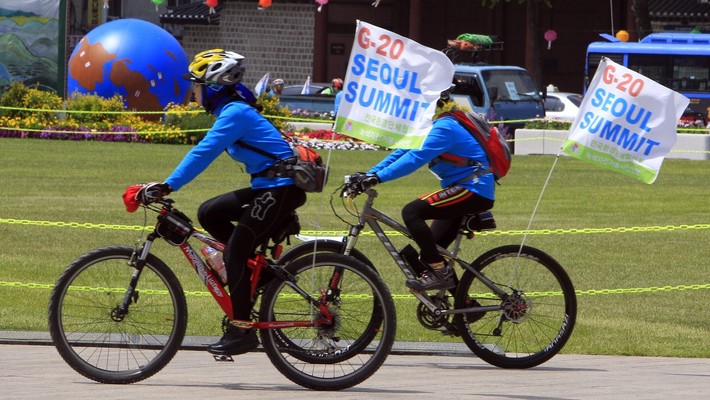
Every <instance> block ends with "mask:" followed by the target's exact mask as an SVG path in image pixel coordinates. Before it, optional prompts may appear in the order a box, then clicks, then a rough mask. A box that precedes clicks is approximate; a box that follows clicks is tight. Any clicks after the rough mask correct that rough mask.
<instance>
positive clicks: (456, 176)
mask: <svg viewBox="0 0 710 400" xmlns="http://www.w3.org/2000/svg"><path fill="white" fill-rule="evenodd" d="M443 153H447V154H451V155H454V156H458V157H463V158H467V159H473V160H475V161H477V162H478V163H480V165H481V166H480V167H479V166H475V165H474V166H456V165H452V164H449V163H446V162H438V163H436V164H434V165H433V166H432V167H431V168H430V169H431V171H432V172H433V173H434V174H435V175H436V176H437V177H439V179H440V184H441V187H442V188H446V187H449V186H452V185H454V184H456V183H457V182H458V183H459V184H460V185H461V186H463V187H465V188H466V189H468V190H470V191H472V192H474V193H476V194H478V195H479V196H482V197H485V198H487V199H490V200H495V178H494V177H493V174H492V173H487V174H485V175H483V176H480V177H477V178H472V179H469V180H466V181H465V182H460V181H461V180H462V179H465V178H467V177H469V176H471V174H472V173H473V172H474V171H475V170H476V168H489V163H488V159H487V158H486V154H485V152H484V151H483V149H482V148H481V145H480V144H478V141H476V139H475V138H474V137H473V136H471V134H470V133H469V132H468V131H467V130H466V129H465V128H464V127H463V126H461V125H460V124H459V123H458V122H457V121H456V119H455V118H454V117H451V116H447V117H443V118H439V119H437V120H435V121H434V124H433V126H432V128H431V130H430V131H429V134H428V135H427V137H426V139H424V143H423V144H422V147H421V148H420V149H413V150H403V149H397V150H395V151H393V152H392V153H390V155H389V156H387V157H385V158H384V159H383V160H382V161H380V162H379V163H378V164H377V165H375V166H374V167H372V168H371V169H370V170H369V171H368V173H372V174H374V173H376V174H377V176H378V177H379V178H380V181H382V182H387V181H391V180H395V179H397V178H401V177H403V176H405V175H409V174H411V173H412V172H414V171H416V170H417V169H419V168H420V167H422V166H424V165H427V164H428V163H429V162H430V161H431V160H433V159H434V158H436V157H437V156H439V155H441V154H443Z"/></svg>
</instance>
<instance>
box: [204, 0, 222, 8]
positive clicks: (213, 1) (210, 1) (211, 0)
mask: <svg viewBox="0 0 710 400" xmlns="http://www.w3.org/2000/svg"><path fill="white" fill-rule="evenodd" d="M205 4H207V6H208V7H209V8H215V7H217V5H218V4H219V1H218V0H205Z"/></svg>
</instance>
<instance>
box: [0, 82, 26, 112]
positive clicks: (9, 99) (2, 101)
mask: <svg viewBox="0 0 710 400" xmlns="http://www.w3.org/2000/svg"><path fill="white" fill-rule="evenodd" d="M28 91H29V88H28V87H27V86H25V85H24V84H23V83H22V82H14V83H13V84H12V85H10V87H8V88H7V90H5V92H3V94H2V96H0V106H2V107H17V108H25V95H26V94H27V92H28ZM0 116H3V117H8V118H15V117H18V118H24V117H26V116H27V112H26V111H22V110H4V109H3V110H0Z"/></svg>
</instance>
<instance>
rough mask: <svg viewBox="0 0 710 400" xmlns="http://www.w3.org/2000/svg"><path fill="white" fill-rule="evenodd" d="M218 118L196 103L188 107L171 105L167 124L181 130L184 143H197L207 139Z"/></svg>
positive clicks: (167, 115)
mask: <svg viewBox="0 0 710 400" xmlns="http://www.w3.org/2000/svg"><path fill="white" fill-rule="evenodd" d="M215 119H216V117H215V116H214V115H212V114H210V113H208V112H206V111H205V109H204V108H203V107H202V106H200V105H198V104H197V103H195V102H190V103H188V104H186V105H179V104H170V105H168V107H167V112H166V113H165V124H166V125H168V126H170V127H175V128H177V129H179V130H180V131H181V132H182V134H183V136H184V142H183V143H193V144H194V143H197V142H199V141H200V140H202V138H203V137H205V134H206V133H207V131H208V130H209V129H210V128H211V127H212V125H213V124H214V121H215Z"/></svg>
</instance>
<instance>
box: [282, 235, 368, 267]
mask: <svg viewBox="0 0 710 400" xmlns="http://www.w3.org/2000/svg"><path fill="white" fill-rule="evenodd" d="M343 246H344V244H343V242H341V241H337V240H332V239H316V244H315V246H314V244H313V241H307V242H303V243H299V244H297V245H295V246H293V247H291V248H290V249H288V250H287V251H286V252H284V253H283V254H282V255H281V257H280V258H279V259H278V260H276V261H277V262H278V263H279V264H281V265H285V264H287V263H289V262H291V261H293V260H296V259H299V258H301V257H303V256H307V255H312V254H313V249H314V248H315V250H316V253H335V254H343ZM350 256H352V257H354V258H356V259H357V260H358V261H361V262H362V263H364V264H366V265H367V266H369V267H370V268H372V269H373V270H375V271H377V268H375V264H373V263H372V261H370V259H369V258H367V256H366V255H365V254H363V253H362V252H361V251H360V250H358V249H355V248H354V249H352V251H351V252H350Z"/></svg>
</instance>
